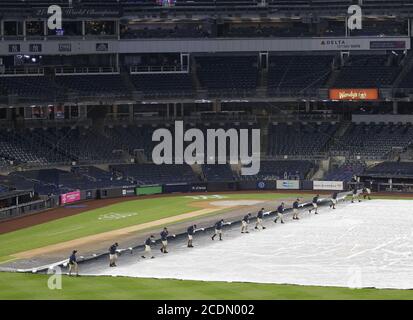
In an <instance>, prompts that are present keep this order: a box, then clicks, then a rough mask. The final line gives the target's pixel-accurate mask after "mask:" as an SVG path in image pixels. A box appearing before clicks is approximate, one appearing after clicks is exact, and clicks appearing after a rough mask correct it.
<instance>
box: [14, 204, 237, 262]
mask: <svg viewBox="0 0 413 320" xmlns="http://www.w3.org/2000/svg"><path fill="white" fill-rule="evenodd" d="M226 208H234V207H226ZM221 210H222V207H217V208H204V209H201V210H197V211H192V212H189V213H184V214H180V215H177V216H173V217H167V218H163V219H159V220H156V221H150V222H146V223H141V224H137V225H133V226H130V227H125V228H121V229H117V230H112V231H107V232H103V233H98V234H95V235H91V236H86V237H82V238H78V239H75V240H70V241H66V242H61V243H55V244H52V245H48V246H45V247H40V248H36V249H32V250H28V251H22V252H18V253H15V254H13V255H12V256H13V257H15V258H18V259H30V258H33V257H35V256H38V255H42V254H49V253H53V252H61V251H63V250H66V251H68V252H69V251H70V250H73V248H78V247H80V246H82V245H85V244H88V245H90V244H96V243H99V242H102V241H108V240H111V239H112V240H113V239H117V238H118V237H121V236H127V235H129V234H131V233H134V232H137V231H141V230H145V229H148V228H152V227H156V226H165V225H167V224H170V223H174V222H178V221H181V220H185V219H189V218H193V217H198V216H202V215H205V214H208V213H213V212H219V211H221Z"/></svg>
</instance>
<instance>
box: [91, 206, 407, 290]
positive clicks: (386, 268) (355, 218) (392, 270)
mask: <svg viewBox="0 0 413 320" xmlns="http://www.w3.org/2000/svg"><path fill="white" fill-rule="evenodd" d="M411 205H412V202H411V201H409V200H372V201H363V202H361V203H355V204H348V205H343V204H339V205H338V208H337V209H336V210H330V209H329V208H328V207H323V208H321V209H320V214H318V215H314V214H311V215H310V214H308V213H305V214H304V213H302V219H301V220H299V221H292V220H290V219H291V218H288V219H287V223H286V224H284V225H280V224H274V223H273V222H272V221H271V220H267V221H266V225H267V227H268V228H267V229H266V230H262V231H257V230H254V229H253V228H251V230H250V233H249V234H244V235H241V234H239V230H234V231H231V232H224V241H215V242H212V241H210V240H209V241H208V243H202V244H199V243H198V244H197V239H196V237H195V240H194V241H195V242H194V243H195V245H196V247H195V248H194V249H191V250H186V249H182V250H180V251H179V252H172V251H171V252H170V253H169V255H168V256H164V257H162V258H158V259H153V260H140V261H136V262H133V263H131V264H127V265H122V259H120V260H119V264H118V265H119V267H117V268H108V267H106V268H105V269H104V270H101V271H96V273H95V274H98V275H123V276H131V277H151V278H152V277H153V278H176V279H188V280H205V281H242V282H259V283H289V284H299V285H319V286H343V287H377V288H400V289H408V288H409V289H411V288H413V213H412V210H411ZM158 255H159V253H158Z"/></svg>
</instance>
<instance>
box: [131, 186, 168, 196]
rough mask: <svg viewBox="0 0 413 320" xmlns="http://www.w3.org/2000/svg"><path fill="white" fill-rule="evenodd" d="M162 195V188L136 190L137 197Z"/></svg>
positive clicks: (144, 187)
mask: <svg viewBox="0 0 413 320" xmlns="http://www.w3.org/2000/svg"><path fill="white" fill-rule="evenodd" d="M160 193H162V186H142V187H137V188H136V195H137V196H144V195H151V194H160Z"/></svg>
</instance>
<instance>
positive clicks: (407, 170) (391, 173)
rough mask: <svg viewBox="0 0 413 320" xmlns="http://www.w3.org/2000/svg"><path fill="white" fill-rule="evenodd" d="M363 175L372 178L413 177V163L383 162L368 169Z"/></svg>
mask: <svg viewBox="0 0 413 320" xmlns="http://www.w3.org/2000/svg"><path fill="white" fill-rule="evenodd" d="M363 175H365V176H371V177H374V176H377V177H413V162H382V163H379V164H377V165H375V166H374V167H371V168H369V169H367V170H366V171H365V172H364V173H363Z"/></svg>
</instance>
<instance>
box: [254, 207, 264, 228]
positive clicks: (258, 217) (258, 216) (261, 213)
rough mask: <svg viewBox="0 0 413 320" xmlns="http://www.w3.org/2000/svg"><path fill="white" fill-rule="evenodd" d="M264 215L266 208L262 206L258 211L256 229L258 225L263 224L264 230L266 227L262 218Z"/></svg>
mask: <svg viewBox="0 0 413 320" xmlns="http://www.w3.org/2000/svg"><path fill="white" fill-rule="evenodd" d="M263 217H264V208H261V210H260V211H258V213H257V223H256V224H255V229H258V226H261V228H262V229H263V230H264V229H265V227H264V226H263V225H262V219H263Z"/></svg>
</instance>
